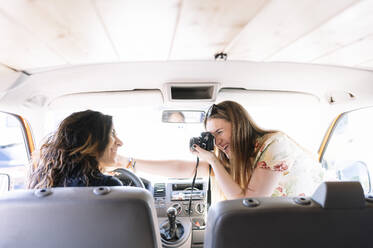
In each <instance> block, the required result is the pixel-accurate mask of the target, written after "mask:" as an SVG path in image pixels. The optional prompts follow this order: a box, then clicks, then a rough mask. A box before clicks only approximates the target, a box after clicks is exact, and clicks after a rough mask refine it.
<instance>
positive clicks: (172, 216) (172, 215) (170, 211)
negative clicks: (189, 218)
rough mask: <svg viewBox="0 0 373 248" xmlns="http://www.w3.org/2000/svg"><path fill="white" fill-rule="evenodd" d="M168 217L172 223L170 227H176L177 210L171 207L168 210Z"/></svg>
mask: <svg viewBox="0 0 373 248" xmlns="http://www.w3.org/2000/svg"><path fill="white" fill-rule="evenodd" d="M167 217H168V222H169V223H170V227H171V228H172V227H174V226H175V222H176V208H174V207H169V208H168V209H167Z"/></svg>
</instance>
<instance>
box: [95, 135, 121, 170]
mask: <svg viewBox="0 0 373 248" xmlns="http://www.w3.org/2000/svg"><path fill="white" fill-rule="evenodd" d="M122 145H123V142H122V141H121V140H120V139H119V138H118V137H117V134H116V132H115V129H112V130H111V132H110V137H109V143H108V145H107V147H106V149H105V151H104V153H103V155H102V156H101V157H100V158H99V159H98V161H99V163H100V164H101V165H104V166H105V165H112V164H114V163H115V162H116V161H115V160H116V157H117V150H118V147H120V146H122Z"/></svg>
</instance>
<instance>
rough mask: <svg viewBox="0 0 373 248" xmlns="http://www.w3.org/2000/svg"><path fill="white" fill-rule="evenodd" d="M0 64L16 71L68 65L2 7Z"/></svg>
mask: <svg viewBox="0 0 373 248" xmlns="http://www.w3.org/2000/svg"><path fill="white" fill-rule="evenodd" d="M0 34H1V38H0V63H2V64H4V65H7V66H8V67H11V68H14V69H16V70H24V69H27V68H38V67H46V66H55V65H61V64H66V61H65V60H64V59H62V58H61V57H59V56H57V55H56V54H55V53H54V52H53V50H52V49H50V48H49V47H48V46H47V45H46V44H45V43H44V41H43V40H42V39H39V37H37V36H36V35H35V34H34V33H32V31H31V30H28V29H27V28H26V27H25V26H24V25H22V24H21V23H19V22H18V20H16V19H14V18H13V17H11V16H9V15H8V14H7V13H6V12H4V11H3V9H2V6H1V7H0Z"/></svg>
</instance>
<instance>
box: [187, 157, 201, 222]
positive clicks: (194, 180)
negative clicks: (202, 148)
mask: <svg viewBox="0 0 373 248" xmlns="http://www.w3.org/2000/svg"><path fill="white" fill-rule="evenodd" d="M198 165H199V157H197V163H196V172H195V173H194V177H193V181H192V191H191V192H190V197H189V206H188V215H189V217H190V210H191V207H192V198H193V190H194V184H195V182H196V177H197V171H198Z"/></svg>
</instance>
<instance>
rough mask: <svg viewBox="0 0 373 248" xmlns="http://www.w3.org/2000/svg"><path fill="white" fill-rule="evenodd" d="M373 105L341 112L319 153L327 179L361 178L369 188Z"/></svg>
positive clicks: (372, 168) (372, 170)
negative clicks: (323, 150) (324, 146)
mask: <svg viewBox="0 0 373 248" xmlns="http://www.w3.org/2000/svg"><path fill="white" fill-rule="evenodd" d="M372 127H373V108H366V109H360V110H355V111H351V112H347V113H344V114H343V115H342V116H341V117H340V118H339V119H338V121H337V123H336V125H335V127H334V129H333V133H332V135H331V137H330V139H329V142H328V145H327V147H326V150H325V152H324V155H323V157H322V164H323V166H324V167H325V168H326V169H327V175H328V178H327V180H333V179H335V180H342V181H360V183H361V184H362V186H363V188H364V192H365V193H368V192H372V185H371V184H372V180H373V178H372V173H373V156H372V155H371V154H372V152H373V149H372V146H371V143H372V142H373V129H372Z"/></svg>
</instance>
